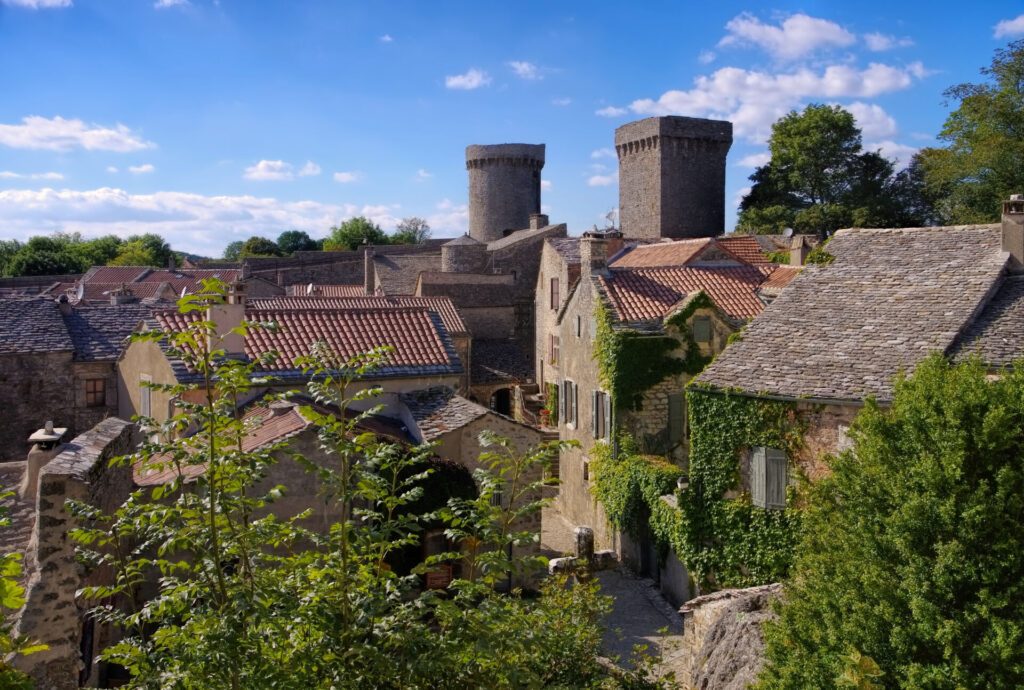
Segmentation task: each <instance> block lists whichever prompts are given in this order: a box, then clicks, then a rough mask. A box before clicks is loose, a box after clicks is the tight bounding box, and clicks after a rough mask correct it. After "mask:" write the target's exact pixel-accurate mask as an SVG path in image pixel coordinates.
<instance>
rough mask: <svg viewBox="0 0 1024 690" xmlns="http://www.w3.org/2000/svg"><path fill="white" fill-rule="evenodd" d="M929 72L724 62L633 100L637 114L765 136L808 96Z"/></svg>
mask: <svg viewBox="0 0 1024 690" xmlns="http://www.w3.org/2000/svg"><path fill="white" fill-rule="evenodd" d="M927 73H928V72H927V70H925V68H924V66H923V65H922V64H921V63H919V62H915V63H911V64H910V65H907V66H905V67H893V66H892V65H885V64H880V63H871V64H870V65H868V66H867V67H866V68H864V69H857V68H855V67H853V66H850V65H830V66H828V67H825V68H824V69H823V70H821V71H813V70H811V69H808V68H800V69H797V70H794V71H790V72H783V73H768V72H760V71H755V70H745V69H741V68H739V67H723V68H722V69H719V70H717V71H715V72H714V73H712V74H711V75H703V76H700V77H697V79H695V80H694V86H693V88H691V89H689V90H687V91H681V90H672V91H666V92H665V93H663V94H662V95H661V96H659V97H658V98H657V99H652V98H645V99H640V100H637V101H633V103H632V104H631V105H630V110H632V111H633V113H635V114H637V115H689V116H692V117H712V118H716V119H722V120H730V121H731V122H732V123H733V127H734V131H735V134H736V135H737V136H741V137H745V138H747V139H748V140H750V141H754V142H761V141H764V140H766V139H767V138H768V135H769V133H770V131H771V125H772V123H774V122H775V121H776V120H778V119H779V118H780V117H782V116H783V115H785V114H786V113H788V112H789V111H790V110H792V109H793V108H796V107H797V106H799V105H800V104H801V102H803V101H804V100H807V99H825V98H873V97H875V96H878V95H881V94H884V93H890V92H893V91H900V90H902V89H905V88H907V87H909V86H910V85H911V84H912V83H913V82H914V80H915V79H920V78H921V77H923V76H925V75H927Z"/></svg>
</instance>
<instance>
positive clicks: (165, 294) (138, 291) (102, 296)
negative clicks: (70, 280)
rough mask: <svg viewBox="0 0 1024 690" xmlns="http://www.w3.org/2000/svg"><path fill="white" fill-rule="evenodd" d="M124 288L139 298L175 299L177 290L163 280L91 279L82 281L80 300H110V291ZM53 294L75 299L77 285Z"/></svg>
mask: <svg viewBox="0 0 1024 690" xmlns="http://www.w3.org/2000/svg"><path fill="white" fill-rule="evenodd" d="M122 288H123V289H124V290H125V291H126V292H128V293H129V294H131V295H132V296H133V297H136V298H138V299H140V300H142V299H148V300H161V299H162V300H167V301H173V300H176V299H177V297H178V294H179V291H175V290H174V288H173V287H172V286H170V285H168V284H167V283H165V282H160V283H156V282H154V283H98V282H96V281H91V282H88V283H82V301H83V302H107V303H109V302H110V293H112V292H117V291H118V290H121V289H122ZM55 294H66V295H68V296H70V297H72V299H73V300H75V299H77V294H78V286H77V285H72V286H71V287H70V288H69V289H68V290H65V291H64V292H63V293H56V292H55Z"/></svg>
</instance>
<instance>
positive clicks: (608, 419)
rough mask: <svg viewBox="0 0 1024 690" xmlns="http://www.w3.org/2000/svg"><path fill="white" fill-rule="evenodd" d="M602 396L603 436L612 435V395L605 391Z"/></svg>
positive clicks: (608, 436) (609, 436)
mask: <svg viewBox="0 0 1024 690" xmlns="http://www.w3.org/2000/svg"><path fill="white" fill-rule="evenodd" d="M602 397H603V398H604V400H603V402H604V437H605V438H611V437H612V396H610V395H608V394H607V393H605V394H604V395H603V396H602Z"/></svg>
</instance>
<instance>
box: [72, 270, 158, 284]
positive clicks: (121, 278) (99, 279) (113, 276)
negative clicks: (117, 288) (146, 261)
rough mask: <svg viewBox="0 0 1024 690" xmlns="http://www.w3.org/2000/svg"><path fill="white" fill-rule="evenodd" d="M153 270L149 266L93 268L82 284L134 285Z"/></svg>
mask: <svg viewBox="0 0 1024 690" xmlns="http://www.w3.org/2000/svg"><path fill="white" fill-rule="evenodd" d="M152 270H153V269H151V268H150V267H149V266H93V267H92V268H90V269H89V271H88V272H87V273H86V274H85V275H84V276H82V280H81V282H83V283H93V282H95V283H134V282H135V281H136V280H139V279H141V278H142V277H143V276H145V275H146V274H147V273H149V272H150V271H152Z"/></svg>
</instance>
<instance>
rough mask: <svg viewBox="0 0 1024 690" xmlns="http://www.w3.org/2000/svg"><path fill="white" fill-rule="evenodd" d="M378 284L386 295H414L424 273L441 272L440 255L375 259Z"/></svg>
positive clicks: (413, 255) (411, 255)
mask: <svg viewBox="0 0 1024 690" xmlns="http://www.w3.org/2000/svg"><path fill="white" fill-rule="evenodd" d="M373 269H374V272H375V273H376V276H377V282H378V283H379V284H380V288H381V290H382V291H383V292H384V294H385V295H412V294H415V292H416V281H417V279H418V278H419V276H420V273H422V272H423V271H440V270H441V255H440V254H407V255H398V256H387V255H381V254H377V255H376V256H374V257H373Z"/></svg>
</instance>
